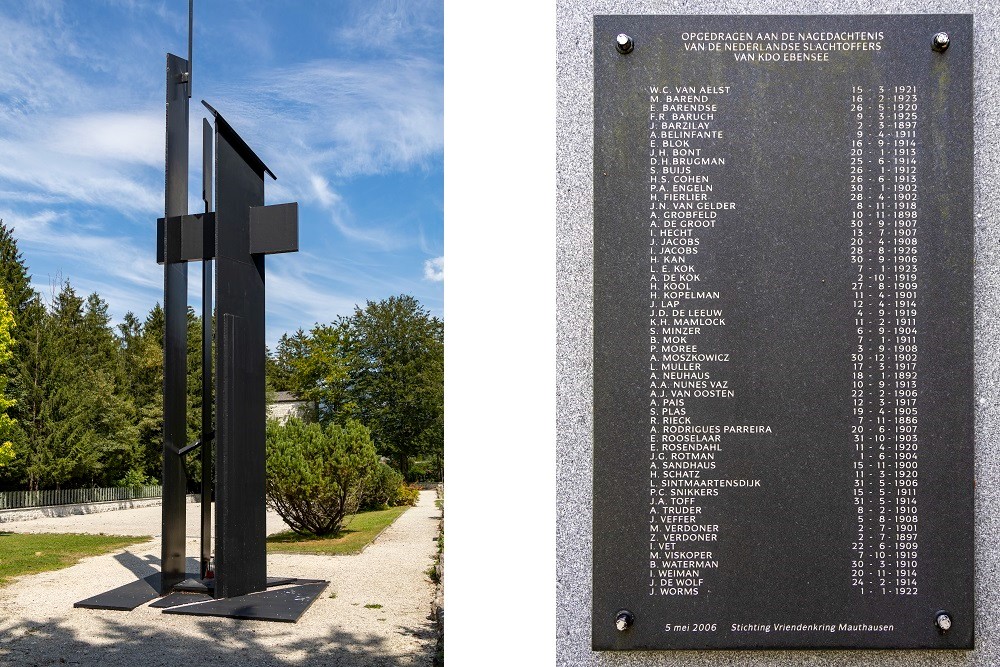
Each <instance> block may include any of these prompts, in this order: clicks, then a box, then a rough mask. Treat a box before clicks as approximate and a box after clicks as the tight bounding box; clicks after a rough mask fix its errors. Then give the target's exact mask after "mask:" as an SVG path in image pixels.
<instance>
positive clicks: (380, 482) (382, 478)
mask: <svg viewBox="0 0 1000 667" xmlns="http://www.w3.org/2000/svg"><path fill="white" fill-rule="evenodd" d="M402 485H403V476H402V475H401V474H400V473H399V472H398V471H397V470H396V469H395V468H393V467H392V466H391V465H389V464H387V463H385V462H379V464H378V466H377V467H376V468H375V470H374V471H372V474H371V475H369V476H368V479H367V480H366V481H365V489H364V494H363V497H362V499H361V508H362V509H366V510H382V509H386V508H389V507H394V506H395V505H398V504H399V487H400V486H402Z"/></svg>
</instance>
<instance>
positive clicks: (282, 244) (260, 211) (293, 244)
mask: <svg viewBox="0 0 1000 667" xmlns="http://www.w3.org/2000/svg"><path fill="white" fill-rule="evenodd" d="M298 250H299V205H298V203H297V202H292V203H291V204H272V205H271V206H255V207H254V208H252V209H250V252H251V253H252V254H262V255H273V254H278V253H283V252H298Z"/></svg>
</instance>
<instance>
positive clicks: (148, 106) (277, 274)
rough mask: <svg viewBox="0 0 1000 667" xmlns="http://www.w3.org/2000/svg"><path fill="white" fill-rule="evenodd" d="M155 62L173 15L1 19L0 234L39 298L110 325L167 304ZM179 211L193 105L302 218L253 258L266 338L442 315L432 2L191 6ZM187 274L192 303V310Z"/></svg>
mask: <svg viewBox="0 0 1000 667" xmlns="http://www.w3.org/2000/svg"><path fill="white" fill-rule="evenodd" d="M167 51H170V52H172V53H175V54H177V55H180V56H182V57H186V55H187V1H186V0H163V1H152V0H150V1H144V0H135V1H130V0H86V1H80V0H66V1H65V2H59V1H56V0H39V1H35V2H24V3H22V2H16V3H15V2H3V3H0V218H3V220H4V222H5V223H7V224H8V225H12V226H13V227H14V230H15V231H14V233H15V236H16V237H17V239H18V242H19V245H20V248H21V250H22V252H23V254H24V257H25V260H26V261H27V263H28V265H29V267H30V269H31V272H32V276H33V281H34V283H35V287H36V289H38V290H39V291H40V292H42V293H43V294H44V295H46V296H47V297H48V296H49V295H50V294H51V292H52V287H51V285H52V284H53V283H54V282H58V281H59V280H60V279H68V280H69V281H70V282H71V283H72V284H73V286H74V287H75V288H76V289H77V291H78V292H81V293H84V294H86V293H90V292H95V291H96V292H98V293H99V294H100V295H101V296H102V297H103V298H104V299H105V300H106V301H107V302H108V304H109V307H110V311H111V313H112V316H113V318H114V319H115V321H118V320H120V318H121V317H122V316H123V315H124V314H125V312H127V311H129V310H131V311H133V312H135V313H136V314H137V315H138V316H139V317H140V318H142V317H144V316H145V314H146V313H147V312H148V311H149V309H150V308H151V307H152V306H153V304H154V303H156V302H157V301H161V300H162V290H163V278H162V268H161V267H160V266H158V265H157V264H156V260H155V228H156V218H157V217H161V216H162V215H163V134H164V129H163V128H164V117H163V113H164V112H163V98H164V91H163V87H164V68H165V64H164V62H165V54H166V52H167ZM193 60H194V92H193V97H192V100H191V102H192V104H191V130H192V138H191V170H190V186H189V189H190V201H191V203H190V207H189V208H190V210H191V211H201V210H202V206H201V203H200V193H201V118H202V117H205V116H206V115H207V113H208V112H207V110H205V109H204V107H202V105H201V104H200V103H199V101H200V100H201V99H204V100H206V101H207V102H208V103H209V104H211V105H212V106H213V107H215V108H216V109H218V110H219V112H220V113H222V114H223V115H224V116H225V117H226V119H227V120H228V121H229V122H230V123H231V124H232V125H233V127H234V128H236V130H237V131H238V132H240V134H241V135H242V136H243V137H244V138H245V139H246V140H247V143H248V144H250V146H251V147H252V148H254V150H255V151H256V153H257V154H258V155H259V156H260V157H261V159H263V160H264V162H265V163H267V165H268V166H269V167H270V168H271V170H272V171H273V172H274V173H275V174H276V175H277V176H278V180H277V181H271V180H270V179H268V181H267V182H266V184H265V191H266V198H267V203H268V204H274V203H281V202H286V201H298V202H299V247H300V251H299V252H298V253H295V254H287V255H277V256H272V257H268V258H267V260H266V264H267V313H268V314H267V318H268V320H267V340H268V343H269V345H271V346H272V347H273V345H274V343H275V342H276V341H277V339H278V337H279V336H280V335H281V334H282V333H284V332H290V331H294V330H295V329H297V328H299V327H302V328H306V329H308V328H309V327H311V326H312V325H313V324H314V323H315V322H329V321H332V320H333V319H335V318H336V316H338V315H344V314H349V313H350V312H352V311H353V308H354V305H355V304H360V305H364V303H365V301H366V300H377V299H382V298H385V297H388V296H391V295H394V294H400V293H406V294H412V295H413V296H415V297H416V298H417V299H419V300H420V301H421V303H423V304H424V305H425V306H426V307H427V308H428V309H429V310H430V311H431V313H433V314H434V315H437V316H439V317H443V278H444V276H443V273H444V259H443V255H444V238H443V205H444V202H443V163H444V127H443V115H444V114H443V111H444V99H443V74H444V72H443V70H444V67H443V8H442V3H441V1H440V0H437V1H431V2H425V1H423V0H380V1H366V2H361V1H358V2H353V1H351V2H323V1H319V0H315V1H308V0H297V1H283V2H273V3H272V2H258V1H254V2H243V1H232V0H229V1H225V2H223V1H222V0H216V1H210V0H195V35H194V58H193ZM200 279H201V273H200V265H198V264H192V265H190V271H189V281H190V295H189V298H188V301H189V303H190V304H191V305H193V306H194V307H196V308H200Z"/></svg>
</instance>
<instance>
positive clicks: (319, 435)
mask: <svg viewBox="0 0 1000 667" xmlns="http://www.w3.org/2000/svg"><path fill="white" fill-rule="evenodd" d="M378 463H379V461H378V457H377V456H376V455H375V446H374V445H373V444H372V440H371V435H370V434H369V432H368V429H367V428H365V427H364V426H363V425H362V424H360V423H359V422H356V421H353V420H348V422H347V424H346V425H344V426H340V425H338V424H328V425H327V426H326V427H325V428H324V427H322V426H320V425H319V424H316V423H312V424H306V423H305V422H303V421H301V420H299V419H294V418H293V419H289V420H288V421H286V422H285V423H280V422H278V421H276V420H274V421H270V422H268V425H267V502H268V505H269V506H270V507H272V508H273V509H274V510H275V511H276V512H278V514H279V515H281V518H282V519H284V520H285V523H287V524H288V525H289V526H290V527H291V528H292V530H294V531H295V532H296V533H299V534H302V535H309V534H312V535H331V534H335V533H337V532H339V531H340V529H341V525H342V523H343V521H344V518H345V517H346V516H347V515H349V514H354V513H355V512H357V510H358V507H359V505H360V502H361V499H362V495H363V491H364V484H365V481H366V480H367V478H368V477H369V476H370V475H371V474H372V473H373V471H374V470H375V468H376V466H377V465H378Z"/></svg>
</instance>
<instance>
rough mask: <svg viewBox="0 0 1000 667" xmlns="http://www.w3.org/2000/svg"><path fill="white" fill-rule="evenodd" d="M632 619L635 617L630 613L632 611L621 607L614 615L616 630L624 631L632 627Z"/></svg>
mask: <svg viewBox="0 0 1000 667" xmlns="http://www.w3.org/2000/svg"><path fill="white" fill-rule="evenodd" d="M634 620H635V617H634V616H633V615H632V612H630V611H628V610H627V609H622V610H621V611H619V612H618V613H617V614H616V615H615V627H616V628H618V632H625V631H626V630H628V629H629V628H630V627H632V622H633V621H634Z"/></svg>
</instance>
